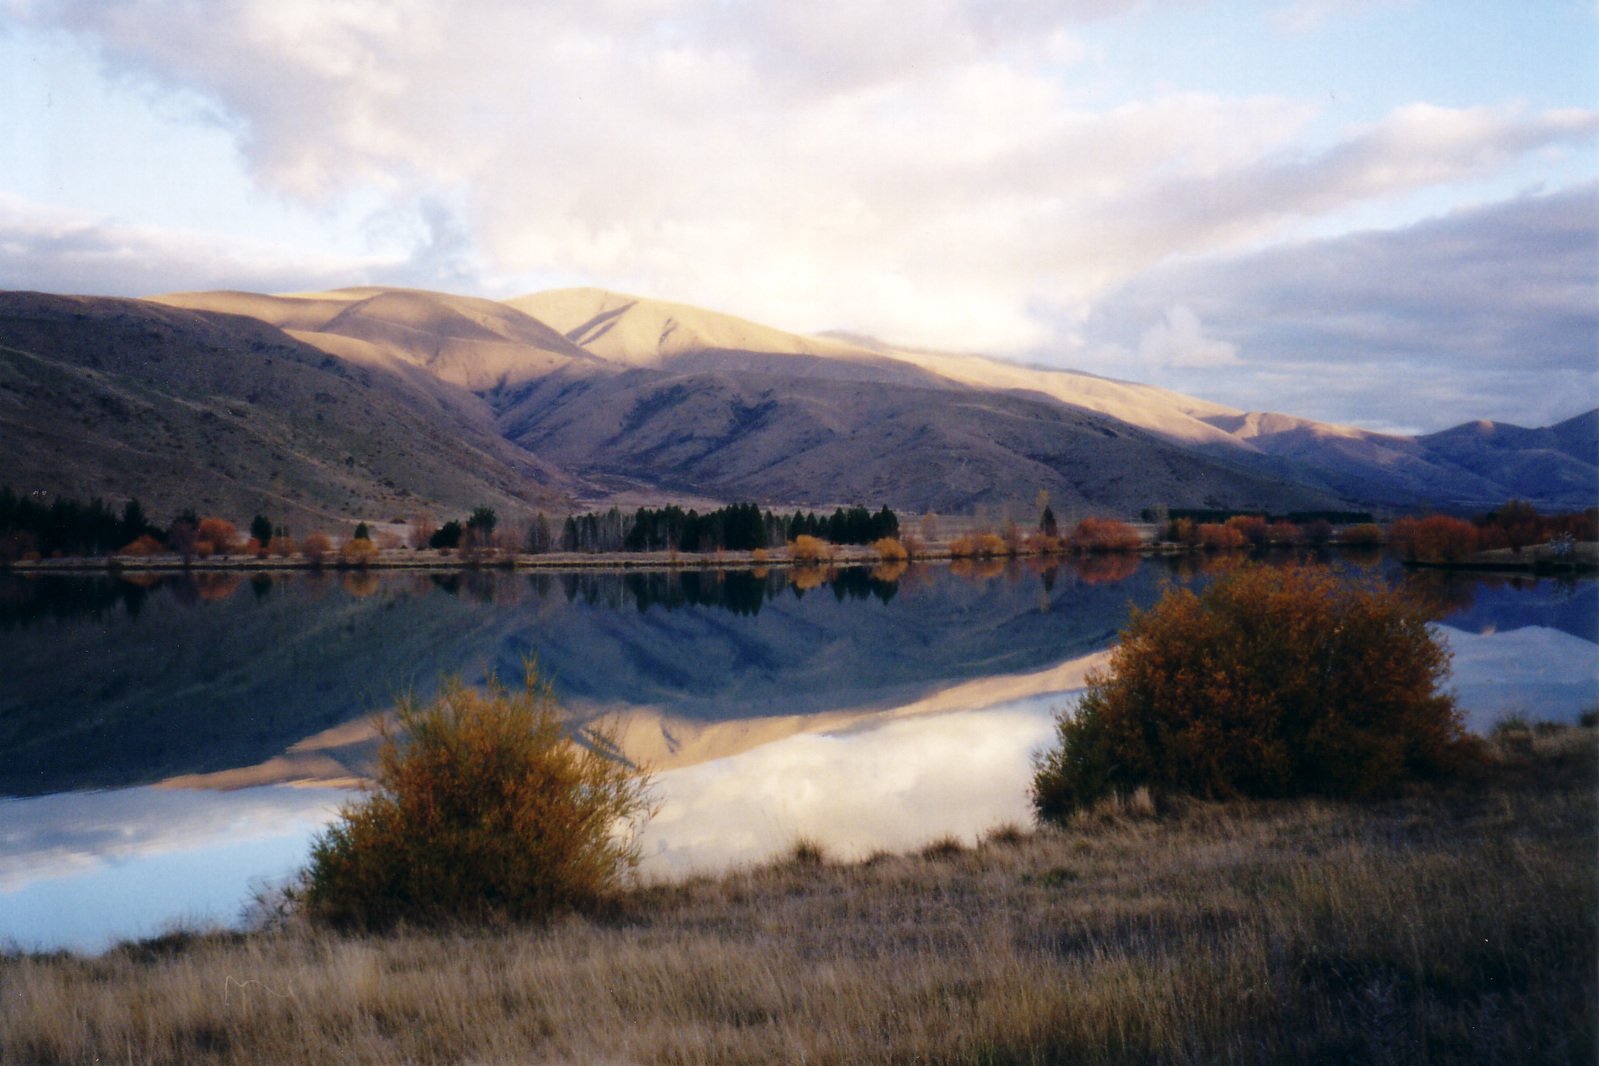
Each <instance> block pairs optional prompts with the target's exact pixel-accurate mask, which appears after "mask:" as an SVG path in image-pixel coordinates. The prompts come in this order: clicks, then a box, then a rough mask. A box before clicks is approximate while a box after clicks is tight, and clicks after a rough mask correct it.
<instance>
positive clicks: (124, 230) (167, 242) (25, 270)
mask: <svg viewBox="0 0 1599 1066" xmlns="http://www.w3.org/2000/svg"><path fill="white" fill-rule="evenodd" d="M374 225H375V226H378V227H382V226H396V227H399V229H400V230H401V231H402V233H403V236H404V237H405V238H406V242H407V243H408V244H409V245H411V246H412V251H411V252H410V254H409V255H408V256H407V257H405V258H380V257H367V258H345V257H342V256H336V255H315V254H307V253H305V252H303V251H301V250H299V249H296V248H288V247H282V246H278V245H274V244H268V243H265V242H261V241H243V242H241V241H239V240H238V239H237V238H229V237H223V236H221V235H217V234H205V233H188V232H181V231H174V230H171V229H166V228H162V227H158V226H141V225H134V224H130V223H127V222H121V221H117V220H115V219H107V218H98V217H95V216H91V215H87V214H83V213H81V212H75V211H66V210H61V209H57V208H50V207H46V206H43V205H40V204H35V203H30V202H28V201H26V200H23V199H20V198H18V197H14V196H8V195H6V194H5V193H3V192H0V289H29V290H39V291H43V292H67V293H82V294H92V295H98V296H150V295H154V294H156V293H163V292H176V291H184V290H196V289H242V290H245V291H252V292H290V291H304V290H309V289H319V288H336V287H339V286H344V285H359V284H365V283H369V282H376V281H377V280H379V279H382V280H383V281H385V282H387V283H389V284H406V285H416V286H420V287H435V288H457V289H470V288H471V287H472V286H473V285H474V284H475V283H476V281H477V276H476V274H475V266H474V264H473V262H472V260H471V256H470V252H469V248H468V245H469V241H468V238H467V236H466V235H465V233H464V232H463V230H462V228H461V226H460V223H459V222H458V221H457V220H456V219H455V218H454V217H453V215H452V214H451V213H450V210H449V208H448V207H447V206H445V205H444V204H443V203H442V202H440V201H436V200H430V201H426V202H424V203H423V204H422V210H421V214H420V218H419V219H418V218H416V217H413V216H411V215H410V214H406V215H404V216H403V217H398V218H396V217H391V218H388V219H387V220H384V219H377V220H374Z"/></svg>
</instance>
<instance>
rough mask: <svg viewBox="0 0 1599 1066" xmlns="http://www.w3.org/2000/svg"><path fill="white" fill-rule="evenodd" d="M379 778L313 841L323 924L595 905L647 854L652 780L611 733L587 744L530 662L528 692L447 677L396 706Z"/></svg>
mask: <svg viewBox="0 0 1599 1066" xmlns="http://www.w3.org/2000/svg"><path fill="white" fill-rule="evenodd" d="M398 718H399V725H400V730H401V732H403V734H404V738H403V740H402V738H401V737H400V736H398V735H396V733H395V732H394V731H392V730H390V729H389V728H388V727H387V726H385V727H384V742H383V747H382V749H381V751H380V752H379V754H378V767H377V772H376V775H375V782H374V784H373V786H372V787H371V790H370V791H369V793H368V794H367V796H366V797H365V798H364V799H362V800H360V801H358V802H354V803H352V804H350V805H348V806H346V807H345V808H344V810H343V811H342V812H341V815H340V819H339V821H337V822H336V823H334V825H332V826H331V827H330V828H329V829H327V830H326V831H325V832H324V833H323V834H322V835H321V836H320V837H319V838H318V839H317V841H316V843H315V844H314V845H313V847H312V852H311V865H310V867H309V868H308V869H307V870H306V873H305V883H304V887H303V899H304V903H305V907H306V912H307V914H308V915H309V916H310V917H311V918H312V919H313V920H316V921H320V922H324V923H327V924H330V925H333V926H336V927H341V928H360V929H385V928H388V927H391V926H393V925H395V924H396V923H399V922H408V923H413V924H420V925H434V924H439V923H441V922H453V921H460V920H465V919H472V918H490V919H509V920H513V921H530V920H532V921H537V920H542V919H546V918H548V917H550V916H551V915H553V914H555V913H558V912H560V911H566V910H592V909H594V908H595V907H597V906H600V905H601V904H603V903H605V902H606V901H607V900H608V899H610V898H612V897H613V896H614V895H615V894H616V893H617V892H618V891H619V890H620V889H621V888H622V886H623V885H624V884H625V883H626V880H627V877H628V876H629V874H630V873H631V872H632V870H633V868H634V867H635V866H636V865H637V862H638V849H637V843H636V840H635V835H634V834H635V831H636V829H637V827H638V825H639V823H640V822H641V821H642V820H643V819H644V818H646V817H647V816H648V815H649V813H650V812H651V808H650V804H649V800H648V797H647V789H648V777H647V775H646V774H644V773H643V772H642V771H640V770H638V769H636V768H634V767H631V766H629V765H628V764H626V763H624V762H622V761H620V760H619V759H618V758H615V757H613V756H614V754H615V746H614V743H613V742H612V740H611V738H610V737H608V736H607V735H606V734H604V733H603V732H599V731H590V732H589V733H588V735H587V736H586V737H585V739H586V740H587V741H588V745H587V746H586V745H583V744H579V743H577V742H576V741H574V740H573V739H571V738H570V737H568V735H567V732H566V723H565V721H564V719H563V717H562V715H561V714H560V712H559V709H558V708H557V706H556V704H555V700H554V697H553V696H552V694H551V691H550V687H549V683H548V682H547V681H541V680H540V679H539V677H538V674H537V670H536V669H535V667H534V666H533V664H531V663H529V664H528V666H527V676H526V678H525V680H524V683H523V686H522V687H521V688H520V689H510V688H508V687H506V686H505V685H504V684H502V683H501V682H500V681H498V680H497V679H494V678H491V679H490V681H489V684H488V687H487V690H486V691H483V692H479V691H477V690H476V689H472V688H469V687H467V686H466V685H464V684H462V683H461V681H460V680H459V679H455V678H450V679H446V681H445V682H444V684H443V686H442V687H441V689H440V691H439V693H438V695H436V696H435V697H434V698H433V699H432V700H431V701H430V702H428V703H425V704H423V703H419V702H418V701H416V700H414V699H412V698H410V697H406V698H404V699H402V700H401V701H400V703H399V707H398Z"/></svg>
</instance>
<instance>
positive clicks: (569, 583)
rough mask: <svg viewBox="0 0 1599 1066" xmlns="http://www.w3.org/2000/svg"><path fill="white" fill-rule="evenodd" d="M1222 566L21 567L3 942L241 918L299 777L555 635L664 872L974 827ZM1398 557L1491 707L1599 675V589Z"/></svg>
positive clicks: (555, 657) (1103, 562)
mask: <svg viewBox="0 0 1599 1066" xmlns="http://www.w3.org/2000/svg"><path fill="white" fill-rule="evenodd" d="M1364 563H1365V565H1366V566H1367V567H1376V566H1377V565H1379V564H1380V560H1379V559H1377V558H1375V557H1372V558H1368V559H1366V560H1364ZM1216 566H1218V564H1217V562H1216V561H1215V560H1194V561H1178V562H1177V563H1175V564H1167V563H1166V562H1164V561H1145V562H1142V563H1140V561H1139V560H1136V559H1130V558H1114V559H1112V558H1104V559H1088V560H1084V561H1083V562H1082V563H1081V564H1070V565H1060V566H1043V567H1040V566H1030V565H1026V564H1017V563H1009V564H1006V563H994V562H982V563H972V564H966V565H962V566H957V567H922V566H918V567H911V568H909V569H906V570H903V571H901V572H898V573H894V572H888V571H883V570H877V571H871V570H865V569H856V570H841V571H816V570H811V571H786V570H779V569H773V570H770V571H767V572H764V573H763V572H759V571H754V572H743V573H725V574H718V573H714V572H701V571H686V572H679V573H603V572H583V573H569V574H556V573H544V572H540V573H533V574H511V573H503V572H489V571H452V572H449V573H397V572H383V573H347V574H341V573H337V572H330V573H323V574H303V573H295V574H284V573H278V574H256V575H248V574H239V573H227V574H197V575H192V576H182V575H166V576H159V577H151V578H140V579H138V580H129V579H128V578H125V577H124V578H118V577H112V576H108V575H97V576H93V577H66V576H54V575H52V576H48V577H37V578H22V577H19V576H16V575H0V641H3V643H4V648H5V654H6V660H5V661H6V670H5V671H4V672H3V673H0V752H4V753H5V758H4V760H3V761H0V824H4V825H5V826H6V833H5V834H3V835H0V941H4V940H7V939H12V940H15V941H18V942H20V943H23V944H27V945H36V946H42V947H53V946H60V945H70V946H77V947H86V948H94V947H99V946H103V945H104V944H105V943H108V942H109V941H110V940H111V939H113V938H115V937H118V936H129V935H136V934H141V933H149V932H154V931H157V930H158V929H159V928H160V926H161V924H162V923H163V922H165V921H169V920H171V919H173V918H176V917H187V918H196V917H202V916H210V917H213V918H217V919H220V920H223V921H231V920H233V919H234V918H235V916H236V915H237V909H238V906H239V904H240V903H241V902H242V901H243V900H244V899H245V897H246V895H247V893H248V888H249V885H250V883H251V882H252V881H253V880H258V879H260V878H263V877H266V878H274V877H282V876H284V875H286V874H287V873H288V872H289V871H291V870H292V869H293V868H294V867H295V866H297V865H298V864H299V863H301V862H303V860H304V856H305V855H306V853H307V848H308V846H309V841H310V838H311V836H312V835H313V834H314V833H315V832H316V831H317V828H318V827H319V826H321V825H322V824H324V823H325V821H326V819H327V818H329V817H331V815H332V811H333V810H334V808H335V806H336V804H337V803H338V802H339V799H340V797H342V796H343V795H345V793H344V792H341V791H338V790H336V789H329V788H305V787H285V786H284V783H289V782H293V783H296V784H298V785H302V786H303V785H307V784H321V785H338V786H341V787H348V786H349V785H351V784H353V783H354V782H356V781H357V780H358V779H359V778H360V777H361V775H362V774H363V773H365V772H366V770H367V768H368V767H369V766H370V764H371V758H372V754H373V751H374V750H375V746H376V735H375V731H374V728H373V722H372V717H371V712H372V711H373V710H374V709H381V708H383V707H385V706H387V705H389V704H390V703H392V697H393V694H394V693H395V692H396V691H397V690H399V689H402V688H404V687H406V686H410V687H412V688H413V689H414V690H415V691H417V692H418V694H420V695H426V694H427V693H428V691H429V689H430V687H431V686H432V685H433V684H434V683H435V680H436V678H437V677H438V675H439V674H440V673H445V672H453V673H457V674H460V675H461V676H463V677H464V678H465V679H466V680H468V681H475V680H478V679H481V678H483V677H485V676H486V675H487V674H488V673H489V672H490V671H497V672H498V673H499V674H500V675H501V676H503V677H515V676H517V675H518V673H519V672H520V669H521V664H522V662H523V660H524V658H525V657H527V656H530V655H535V656H537V658H538V660H539V665H540V669H541V671H542V672H543V673H545V674H546V675H548V676H550V677H552V678H553V679H554V682H555V684H556V687H557V691H558V695H559V696H560V698H561V700H562V702H563V703H564V704H565V705H566V706H567V707H569V708H571V709H572V710H573V711H574V712H576V714H577V715H578V716H580V717H581V718H591V717H595V716H602V715H603V716H607V717H608V718H610V720H611V721H612V722H613V724H614V725H615V726H616V727H617V729H618V730H619V732H620V734H621V739H622V742H623V747H624V750H625V751H626V752H627V753H628V754H629V755H630V756H631V757H633V758H635V759H638V760H640V761H643V762H646V763H648V764H649V765H651V766H653V767H654V768H655V770H656V780H657V782H658V785H659V789H660V796H661V800H662V807H661V810H660V813H659V814H658V815H657V816H656V818H655V819H654V821H653V822H652V823H651V824H650V826H649V828H648V829H647V831H646V835H645V837H644V841H643V843H644V848H645V855H646V870H647V871H649V872H651V873H652V874H672V873H676V872H681V871H685V870H695V869H706V868H716V867H719V866H724V865H727V864H729V863H737V862H743V861H752V860H757V859H760V858H762V857H765V856H767V855H770V854H772V853H774V852H778V851H781V850H783V849H785V848H786V847H788V846H790V845H791V844H792V843H793V842H794V841H795V840H796V839H798V838H799V837H802V836H803V837H810V838H814V839H816V840H819V841H821V842H823V843H824V845H825V846H826V847H827V848H829V849H830V850H831V851H833V852H834V853H835V854H839V855H863V854H867V853H869V852H870V851H872V850H874V849H879V848H882V849H890V850H895V849H906V848H912V847H916V846H918V845H919V844H920V843H922V842H924V841H926V840H928V839H931V838H933V837H935V836H944V835H956V836H959V837H962V838H964V839H968V840H969V839H971V838H973V837H975V836H977V835H979V834H981V833H983V832H985V831H986V830H988V829H990V828H992V827H993V826H995V825H998V824H1001V823H1004V822H1008V821H1025V820H1026V819H1027V818H1028V816H1029V811H1028V808H1027V793H1026V788H1027V781H1028V776H1029V768H1030V758H1031V755H1032V753H1033V752H1034V751H1035V750H1037V749H1038V748H1039V747H1040V746H1042V745H1043V744H1045V743H1047V742H1048V741H1049V739H1050V736H1051V734H1052V719H1053V715H1054V712H1055V711H1056V710H1057V709H1059V708H1060V707H1061V706H1062V705H1063V704H1067V703H1069V702H1070V700H1071V698H1072V697H1071V695H1070V694H1071V693H1072V692H1073V691H1074V690H1076V689H1079V688H1080V687H1081V686H1082V684H1083V677H1084V674H1085V672H1086V671H1087V670H1088V669H1089V668H1090V667H1092V666H1093V665H1095V664H1097V663H1100V662H1103V661H1104V658H1105V655H1106V651H1105V649H1107V648H1108V646H1109V645H1110V644H1111V642H1112V640H1113V639H1114V636H1115V633H1116V631H1117V630H1118V629H1119V628H1120V627H1121V626H1122V625H1123V624H1124V623H1125V621H1126V617H1127V611H1128V608H1129V604H1140V605H1147V604H1150V603H1153V602H1154V601H1155V600H1156V599H1158V597H1159V595H1160V593H1161V591H1162V589H1163V588H1164V587H1165V586H1166V585H1167V584H1168V583H1172V582H1175V583H1179V584H1182V583H1198V582H1203V581H1205V580H1208V579H1209V577H1210V570H1211V569H1212V568H1215V567H1216ZM1389 577H1390V578H1391V579H1393V580H1411V581H1413V582H1415V583H1416V584H1417V586H1418V587H1419V588H1420V589H1421V590H1422V591H1424V592H1425V594H1426V595H1427V596H1428V597H1429V598H1430V599H1431V600H1433V602H1435V603H1436V604H1438V605H1439V606H1440V608H1441V609H1442V610H1444V611H1446V612H1447V617H1445V619H1444V621H1443V623H1442V624H1441V626H1440V632H1441V633H1442V634H1443V635H1444V636H1445V638H1446V639H1448V640H1449V641H1450V643H1451V646H1452V647H1453V648H1454V650H1455V656H1456V657H1455V667H1456V670H1455V687H1456V689H1457V691H1458V692H1459V693H1460V695H1461V699H1462V703H1463V705H1464V706H1465V707H1466V710H1467V713H1468V718H1469V721H1470V723H1471V725H1472V726H1473V728H1478V729H1485V728H1487V727H1489V726H1491V725H1492V723H1493V721H1494V720H1496V718H1497V717H1498V716H1499V715H1501V714H1503V713H1505V712H1506V711H1517V712H1520V713H1524V714H1526V715H1528V716H1529V717H1534V718H1544V717H1553V718H1561V719H1566V720H1570V719H1573V718H1575V717H1576V714H1577V713H1578V711H1579V710H1581V709H1583V708H1585V707H1586V706H1590V705H1592V703H1593V702H1594V698H1595V695H1596V693H1599V682H1596V680H1595V677H1594V663H1595V655H1594V652H1595V648H1596V646H1599V595H1596V590H1599V585H1596V584H1595V583H1594V582H1591V581H1587V582H1567V583H1560V582H1554V581H1547V580H1545V581H1532V580H1525V579H1522V580H1516V579H1489V580H1472V579H1461V578H1459V577H1457V576H1456V577H1451V576H1442V575H1436V574H1431V575H1423V576H1421V577H1419V578H1409V579H1406V578H1403V577H1402V576H1401V575H1399V574H1397V573H1393V572H1390V573H1389ZM151 785H158V786H162V787H155V788H152V787H149V786H151ZM107 788H112V789H115V791H88V790H90V789H107ZM8 796H9V797H11V798H7V797H8Z"/></svg>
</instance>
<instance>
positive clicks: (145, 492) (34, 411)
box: [0, 292, 564, 532]
mask: <svg viewBox="0 0 1599 1066" xmlns="http://www.w3.org/2000/svg"><path fill="white" fill-rule="evenodd" d="M0 438H3V439H4V440H5V442H6V446H5V453H4V461H3V464H0V482H4V483H9V484H12V485H13V486H15V487H16V488H18V489H19V490H24V491H32V490H34V489H36V488H40V489H45V490H47V491H49V492H52V493H60V494H63V495H67V496H76V497H79V498H88V497H92V496H103V497H106V498H107V499H110V500H121V499H126V498H127V497H129V496H133V495H137V496H139V497H140V498H141V499H142V500H143V501H144V502H145V504H146V505H147V507H148V508H149V509H150V510H151V511H152V512H153V513H155V514H157V515H164V514H170V513H171V512H174V511H176V510H178V509H181V508H182V507H186V506H192V507H194V508H196V509H197V510H200V511H202V512H205V511H209V512H213V513H217V514H221V515H225V516H228V517H232V518H235V519H244V518H248V517H249V516H250V515H251V514H253V513H255V512H256V511H261V512H264V513H267V514H269V515H273V516H277V517H279V518H280V520H289V521H291V522H292V523H293V524H296V525H298V524H301V523H318V524H321V523H326V522H328V521H329V520H333V519H342V518H347V517H351V516H369V517H370V516H384V517H387V516H390V515H394V514H409V513H411V512H412V511H415V510H417V509H419V508H422V507H439V506H443V507H448V508H450V509H451V510H452V511H459V510H464V509H466V508H469V507H470V506H472V505H474V504H477V503H488V504H490V505H494V506H498V507H502V508H505V509H507V510H508V511H514V510H518V509H526V508H528V507H530V506H533V505H535V504H543V503H547V502H549V501H552V500H553V499H555V498H556V490H558V489H559V488H561V487H562V486H563V484H564V482H563V479H562V478H561V476H560V475H558V474H557V473H555V472H554V471H553V470H551V469H550V468H548V467H546V466H544V465H543V464H541V463H539V462H538V461H537V460H535V459H534V458H533V457H532V456H530V455H528V454H527V453H526V452H524V451H522V450H520V449H517V448H515V447H514V446H512V445H510V444H508V443H507V442H506V441H504V440H503V439H502V438H501V437H500V436H499V435H498V433H497V432H496V430H495V426H494V423H493V420H492V418H491V416H490V414H489V411H488V409H487V407H486V405H485V404H484V403H483V402H482V401H481V400H479V399H478V398H477V397H475V396H473V395H472V394H471V393H469V392H466V391H464V390H461V389H459V388H453V387H449V386H446V385H444V384H443V383H441V382H438V381H437V380H436V379H434V380H430V381H427V382H426V383H425V387H419V386H418V384H417V383H416V382H415V381H414V380H408V379H407V377H406V376H405V375H404V374H402V373H397V372H395V371H394V370H393V369H392V368H387V367H384V366H381V365H362V364H360V363H353V362H350V361H347V360H343V359H340V358H337V357H335V356H332V355H330V354H328V353H327V352H325V351H322V350H320V349H317V348H313V347H311V346H310V345H307V344H304V343H301V342H299V341H296V340H295V339H293V338H292V337H289V336H288V335H286V334H285V333H283V332H282V331H281V330H278V329H276V328H274V327H272V326H269V325H266V324H264V323H262V322H260V321H258V320H255V319H252V318H245V317H240V316H235V315H222V314H216V313H211V312H202V311H187V310H181V309H177V308H172V307H166V306H162V305H159V304H155V303H152V302H149V301H141V300H116V299H106V298H90V297H60V296H48V295H41V294H36V293H16V292H11V293H0ZM301 531H302V532H303V531H304V529H303V527H302V530H301Z"/></svg>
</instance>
